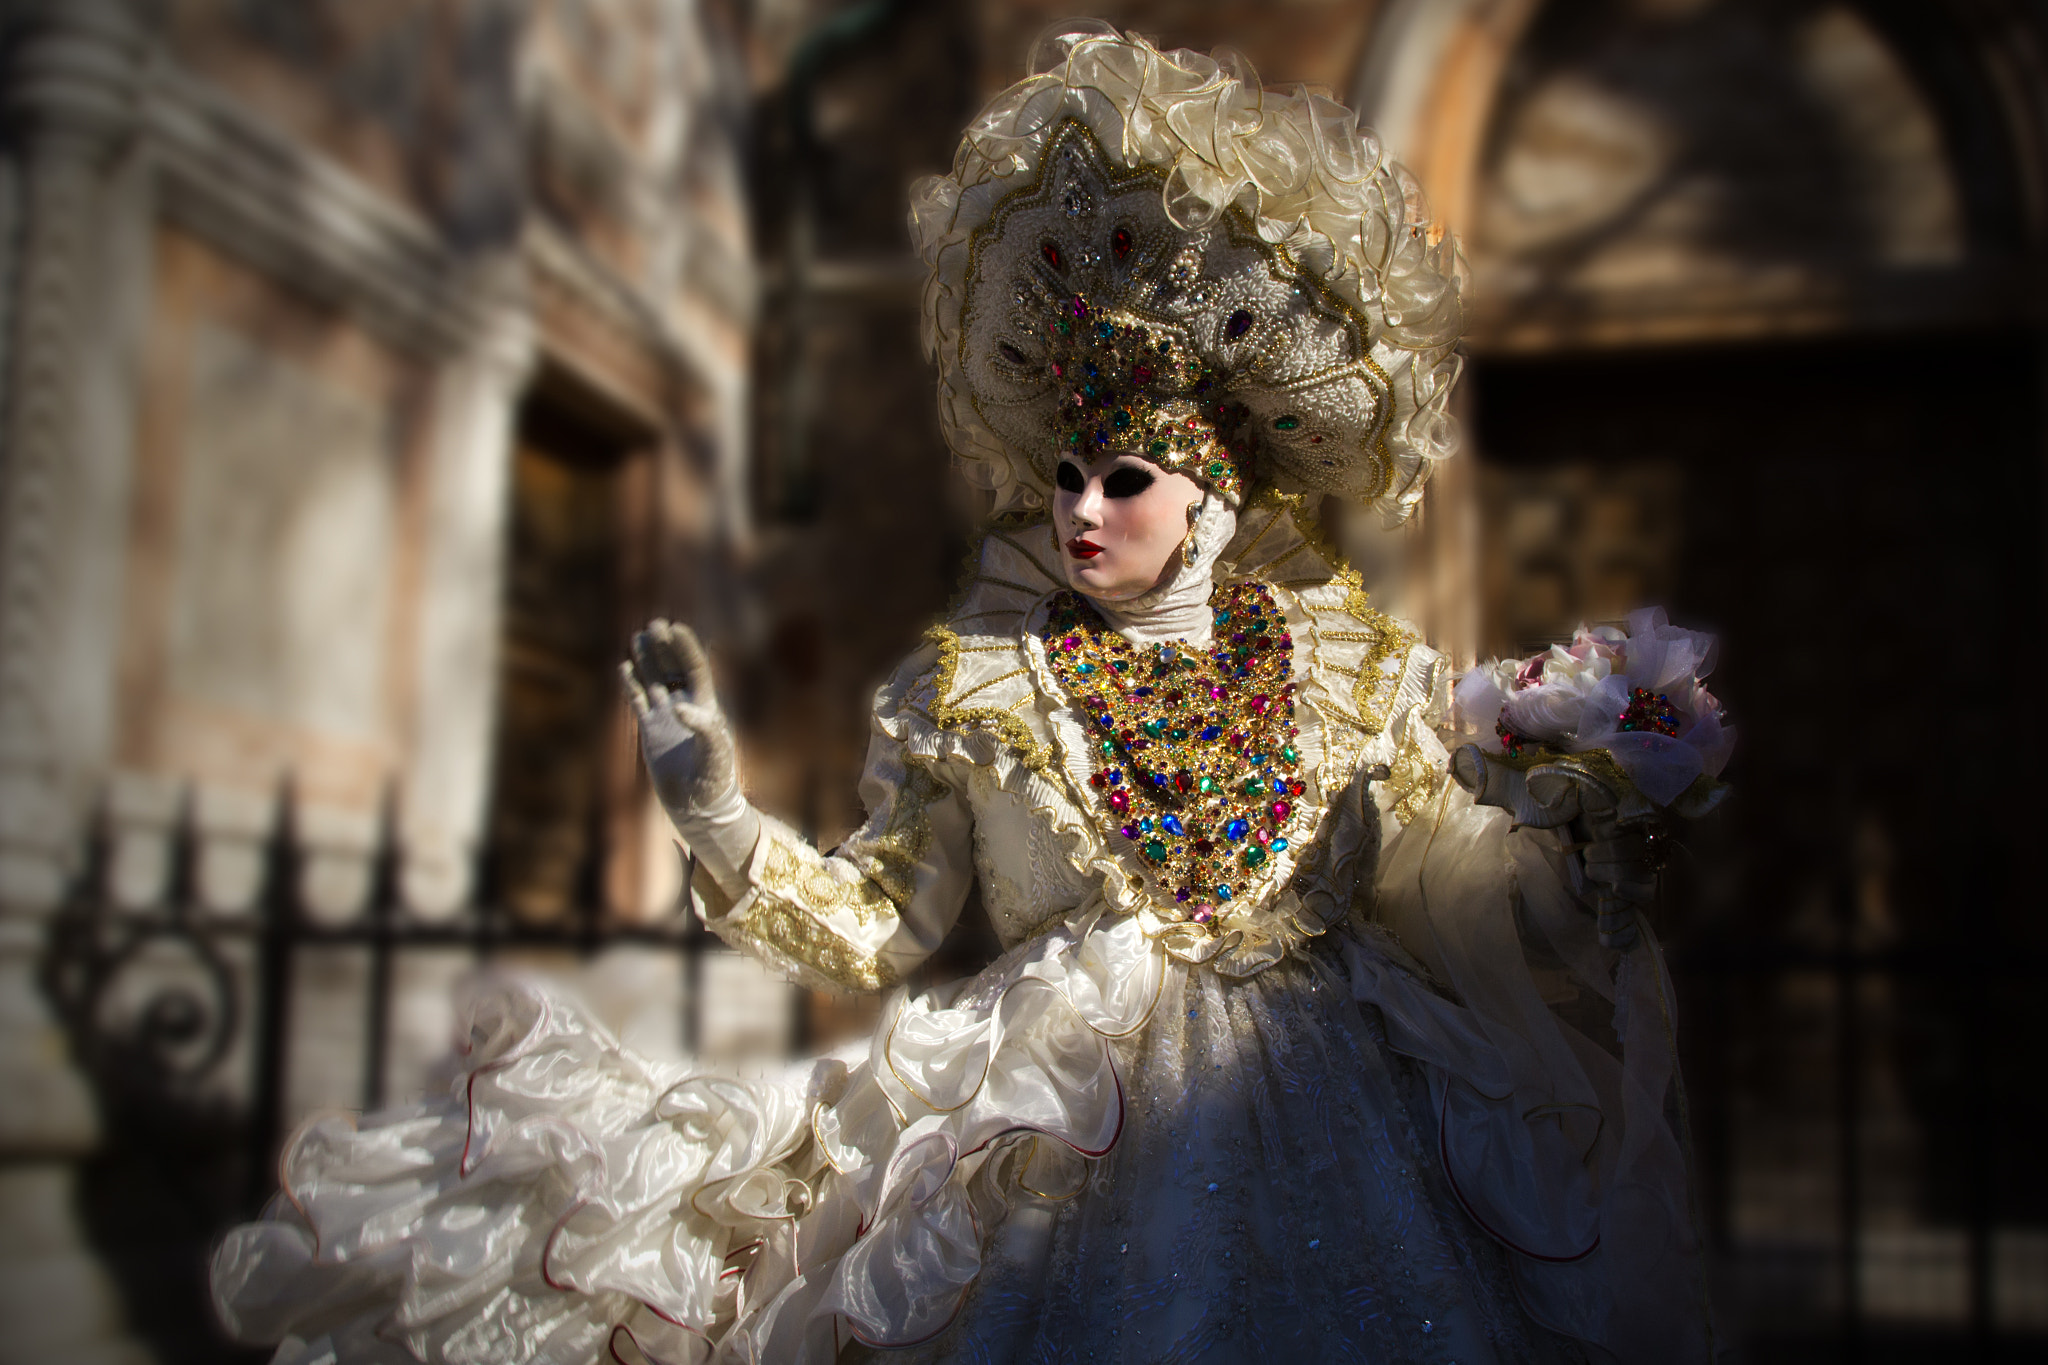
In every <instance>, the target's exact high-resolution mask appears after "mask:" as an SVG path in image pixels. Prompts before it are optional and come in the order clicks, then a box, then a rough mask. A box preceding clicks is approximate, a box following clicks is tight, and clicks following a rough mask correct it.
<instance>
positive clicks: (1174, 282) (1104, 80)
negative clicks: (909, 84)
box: [911, 22, 1462, 520]
mask: <svg viewBox="0 0 2048 1365" xmlns="http://www.w3.org/2000/svg"><path fill="white" fill-rule="evenodd" d="M1033 70H1034V71H1035V72H1037V73H1038V74H1035V75H1033V76H1031V77H1029V78H1028V79H1026V80H1024V81H1023V82H1021V83H1019V84H1018V85H1015V86H1012V87H1011V88H1010V89H1009V90H1007V91H1005V92H1004V93H1003V94H1002V95H1000V96H998V97H997V98H996V100H995V102H994V103H992V104H991V105H990V106H989V107H988V108H987V109H986V110H984V111H983V113H982V114H981V116H980V117H978V118H977V119H976V120H975V121H974V123H973V124H972V125H971V126H970V127H969V128H968V130H967V134H966V137H965V138H964V139H963V141H962V143H961V146H960V151H959V154H958V156H957V157H956V158H955V160H954V166H953V171H952V173H951V174H950V175H946V176H933V177H929V178H927V179H926V180H924V181H922V182H920V183H919V185H918V186H917V187H916V189H915V190H914V191H913V197H912V207H911V227H912V232H913V234H914V235H915V236H916V238H917V241H918V248H919V251H920V254H921V255H922V256H923V258H924V260H925V262H926V264H927V265H928V266H929V267H930V270H931V276H930V279H929V280H928V282H927V285H926V289H925V307H924V314H925V344H926V348H927V350H928V351H929V352H930V354H931V355H932V356H933V358H934V359H935V360H936V361H937V362H938V365H939V409H940V420H941V423H942V425H943V426H944V428H945V431H946V436H947V439H948V442H949V443H950V444H951V445H952V447H953V450H954V452H955V454H956V455H957V456H958V457H959V458H960V461H961V463H962V466H963V468H964V469H965V470H966V472H967V473H968V475H969V476H970V478H972V479H974V480H975V481H976V482H977V483H980V484H982V485H984V486H986V487H989V488H991V489H994V490H995V491H996V493H997V495H998V504H997V509H998V510H1009V509H1012V508H1021V507H1029V506H1034V505H1042V504H1043V503H1044V502H1045V501H1046V500H1047V498H1048V496H1049V490H1050V488H1051V485H1052V481H1053V471H1054V467H1055V466H1056V465H1057V463H1058V461H1059V458H1060V456H1061V454H1063V453H1064V452H1067V451H1071V450H1082V451H1087V450H1090V449H1091V448H1092V449H1093V450H1097V451H1100V450H1127V451H1130V452H1131V453H1134V454H1140V455H1145V456H1147V457H1148V458H1152V459H1155V460H1157V461H1158V462H1159V463H1161V464H1162V465H1165V466H1166V467H1168V468H1172V469H1177V470H1180V471H1182V472H1185V473H1188V474H1190V475H1191V476H1193V477H1195V478H1196V479H1197V480H1198V481H1200V482H1203V483H1205V484H1207V485H1208V486H1210V487H1212V488H1214V489H1216V490H1217V491H1218V492H1219V493H1221V494H1222V495H1223V496H1224V497H1225V498H1226V500H1228V501H1230V502H1232V503H1237V502H1240V501H1242V499H1243V497H1244V495H1245V493H1246V492H1247V491H1248V489H1249V488H1250V487H1252V486H1254V485H1258V484H1271V485H1274V486H1277V487H1281V488H1284V489H1289V490H1296V489H1313V490H1317V491H1322V492H1329V493H1336V494H1341V495H1344V496H1347V497H1350V498H1353V499H1357V500H1360V501H1369V502H1374V503H1376V504H1377V505H1379V506H1380V507H1381V508H1382V509H1383V510H1384V511H1385V512H1386V513H1387V515H1388V517H1389V519H1390V520H1399V519H1400V518H1401V517H1403V516H1405V515H1406V514H1407V512H1408V511H1409V510H1410V509H1412V507H1413V506H1414V504H1415V503H1416V501H1418V500H1419V499H1420V497H1421V493H1422V486H1423V482H1424V480H1425V479H1426V478H1427V477H1428V473H1429V468H1430V466H1431V464H1432V463H1433V462H1434V461H1436V460H1439V459H1442V458H1444V457H1446V456H1448V455H1449V454H1450V453H1451V451H1452V449H1453V447H1454V445H1455V441H1456V436H1455V429H1454V427H1453V424H1452V422H1451V420H1450V418H1449V416H1448V414H1447V413H1446V410H1445V409H1446V406H1447V403H1448V399H1449V395H1450V389H1451V384H1452V382H1453V381H1454V380H1455V378H1456V375H1457V371H1458V360H1457V357H1456V356H1455V354H1453V352H1452V346H1453V345H1454V344H1455V342H1456V340H1457V337H1458V333H1459V329H1460V327H1461V325H1462V317H1461V310H1460V306H1459V300H1458V278H1457V258H1456V248H1455V245H1454V244H1453V243H1452V242H1451V241H1450V239H1449V238H1447V237H1443V238H1433V237H1432V235H1431V233H1430V232H1429V230H1428V224H1427V220H1426V216H1425V215H1424V212H1423V210H1422V208H1421V199H1420V195H1419V193H1418V192H1417V191H1416V189H1415V186H1414V183H1413V181H1412V180H1411V179H1409V178H1408V176H1407V173H1406V172H1405V171H1403V170H1402V169H1401V168H1400V167H1398V166H1396V165H1394V164H1393V163H1392V162H1389V161H1387V160H1386V159H1385V158H1384V157H1383V156H1382V155H1381V153H1380V148H1379V145H1378V143H1377V142H1376V141H1375V140H1374V139H1373V138H1372V136H1371V135H1370V134H1369V133H1364V132H1361V131H1360V130H1359V129H1358V127H1357V122H1356V119H1355V117H1354V116H1353V115H1352V114H1351V113H1350V111H1348V110H1346V109H1344V108H1342V107H1341V106H1339V105H1336V104H1334V103H1332V102H1330V101H1328V100H1325V99H1322V98H1320V97H1318V96H1314V95H1310V94H1307V93H1306V92H1293V93H1289V92H1283V91H1269V90H1264V89H1262V88H1260V86H1259V85H1258V84H1257V82H1256V80H1255V79H1254V78H1252V77H1251V75H1250V73H1249V72H1248V71H1244V70H1243V69H1242V68H1241V67H1237V68H1234V69H1227V68H1226V67H1225V66H1223V65H1221V64H1219V63H1218V61H1216V60H1214V59H1212V58H1209V57H1205V56H1202V55H1200V54H1197V53H1192V52H1171V53H1162V52H1160V51H1158V50H1157V49H1156V48H1154V47H1152V46H1151V45H1150V44H1149V43H1147V42H1145V41H1144V40H1143V39H1140V38H1134V37H1125V36H1123V35H1120V34H1118V33H1117V32H1116V30H1115V29H1113V28H1111V27H1109V26H1108V25H1105V24H1098V23H1093V22H1084V23H1081V24H1077V25H1073V26H1069V27H1067V28H1065V29H1063V30H1060V31H1056V32H1054V33H1052V34H1050V35H1048V36H1047V37H1046V38H1045V39H1042V40H1041V43H1040V48H1039V51H1038V52H1037V53H1036V54H1034V61H1033ZM1162 343H1163V344H1164V345H1165V349H1164V350H1162V349H1161V345H1162ZM1148 348H1149V349H1148ZM1160 361H1165V362H1166V363H1165V364H1161V363H1159V362H1160ZM1090 365H1092V366H1093V367H1094V369H1095V372H1094V373H1092V374H1091V373H1089V372H1088V367H1089V366H1090ZM1091 386H1092V388H1091ZM1162 443H1163V446H1162Z"/></svg>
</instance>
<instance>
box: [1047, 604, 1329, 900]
mask: <svg viewBox="0 0 2048 1365" xmlns="http://www.w3.org/2000/svg"><path fill="white" fill-rule="evenodd" d="M1211 605H1212V606H1213V607H1214V609H1215V613H1216V614H1215V618H1214V625H1215V631H1216V634H1215V637H1214V639H1213V641H1212V643H1211V644H1210V646H1209V647H1208V648H1207V649H1194V648H1190V647H1189V646H1188V645H1187V643H1186V642H1184V641H1173V642H1170V643H1162V644H1152V645H1145V646H1140V645H1134V644H1132V643H1131V642H1129V641H1128V640H1126V639H1124V638H1123V637H1122V636H1121V635H1118V634H1117V633H1116V632H1115V631H1113V630H1111V629H1110V628H1109V627H1108V625H1107V624H1106V623H1105V622H1104V621H1103V620H1102V618H1101V617H1100V616H1099V615H1098V614H1097V613H1096V611H1095V609H1094V608H1093V607H1092V606H1090V605H1089V604H1088V603H1087V601H1086V600H1085V599H1083V598H1081V597H1079V596H1077V595H1075V594H1073V593H1061V594H1059V595H1058V596H1057V597H1056V598H1055V599H1054V600H1053V602H1052V605H1051V607H1050V609H1049V611H1048V615H1047V620H1046V624H1045V626H1044V629H1043V632H1042V635H1041V638H1042V639H1043V641H1044V643H1045V647H1046V661H1047V663H1048V664H1049V665H1050V666H1051V667H1052V670H1053V673H1054V675H1055V677H1056V678H1057V679H1058V680H1059V682H1060V684H1061V686H1062V687H1063V688H1065V689H1066V690H1067V691H1068V692H1069V693H1070V694H1071V695H1072V696H1073V698H1074V705H1075V709H1076V710H1077V711H1078V712H1079V714H1080V716H1081V717H1082V718H1083V722H1084V724H1085V725H1086V727H1087V729H1088V731H1089V737H1090V739H1091V741H1093V743H1092V746H1091V748H1092V752H1094V753H1095V755H1096V771H1095V772H1094V773H1093V774H1092V775H1091V776H1090V778H1089V783H1088V785H1089V787H1090V789H1091V798H1092V799H1093V800H1094V801H1096V802H1097V803H1098V804H1099V806H1100V807H1101V808H1102V809H1103V810H1105V811H1106V812H1108V814H1109V815H1110V816H1111V825H1112V827H1113V828H1115V829H1116V830H1117V832H1118V833H1119V834H1120V835H1121V836H1122V837H1123V838H1124V839H1125V840H1126V841H1127V842H1128V843H1129V844H1130V845H1131V846H1132V851H1133V852H1134V853H1136V854H1137V856H1138V858H1139V860H1140V865H1141V867H1142V868H1143V870H1144V874H1145V880H1146V883H1147V886H1148V888H1149V889H1150V890H1151V892H1152V894H1153V896H1154V898H1155V900H1156V901H1157V902H1159V903H1160V904H1162V905H1164V906H1169V907H1172V908H1173V910H1174V913H1175V914H1176V916H1185V917H1186V918H1188V919H1190V920H1193V921H1194V922H1196V923H1198V924H1207V923H1210V922H1211V921H1213V920H1214V919H1216V918H1218V917H1219V916H1220V914H1221V911H1219V910H1218V908H1217V907H1218V906H1220V905H1222V904H1224V903H1226V902H1229V901H1232V900H1234V899H1241V898H1243V897H1244V896H1245V895H1247V894H1248V892H1249V891H1250V890H1251V889H1252V888H1251V887H1250V886H1249V885H1248V884H1247V883H1246V882H1244V881H1241V880H1240V881H1238V882H1236V883H1235V884H1230V883H1226V882H1225V881H1224V880H1223V878H1225V877H1240V878H1242V877H1245V876H1249V875H1254V874H1261V875H1271V874H1272V873H1273V872H1275V871H1278V870H1279V869H1276V868H1274V867H1273V855H1275V854H1279V853H1284V852H1286V851H1287V849H1288V847H1289V844H1288V840H1287V838H1286V837H1285V836H1284V834H1283V833H1282V831H1283V830H1284V829H1286V828H1289V827H1290V822H1292V821H1295V820H1297V819H1298V818H1300V816H1299V813H1298V812H1297V810H1296V806H1295V803H1294V802H1293V801H1291V800H1289V799H1288V798H1290V797H1299V796H1301V795H1302V794H1303V793H1304V792H1305V790H1306V787H1305V784H1304V783H1303V782H1302V781H1301V780H1300V779H1299V778H1297V777H1296V776H1295V775H1294V774H1293V773H1292V772H1290V771H1288V770H1289V769H1293V768H1295V767H1296V766H1298V765H1299V764H1300V762H1301V752H1300V750H1299V749H1298V748H1297V747H1296V744H1295V740H1296V738H1297V736H1298V734H1299V731H1298V730H1297V729H1296V728H1295V726H1294V723H1293V720H1294V706H1295V701H1294V692H1295V686H1294V683H1293V681H1292V676H1293V669H1294V661H1293V657H1292V654H1293V644H1294V640H1293V636H1292V635H1291V634H1290V633H1289V632H1288V629H1287V622H1286V618H1285V617H1283V616H1282V615H1281V614H1280V610H1279V607H1278V606H1277V605H1276V604H1275V602H1274V600H1273V597H1272V593H1271V592H1270V590H1268V589H1267V588H1266V587H1265V586H1264V585H1263V584H1261V583H1258V582H1257V581H1255V580H1251V579H1245V580H1240V581H1239V582H1237V583H1234V584H1231V585H1228V586H1227V587H1222V588H1218V589H1217V591H1216V595H1215V597H1214V598H1212V599H1211Z"/></svg>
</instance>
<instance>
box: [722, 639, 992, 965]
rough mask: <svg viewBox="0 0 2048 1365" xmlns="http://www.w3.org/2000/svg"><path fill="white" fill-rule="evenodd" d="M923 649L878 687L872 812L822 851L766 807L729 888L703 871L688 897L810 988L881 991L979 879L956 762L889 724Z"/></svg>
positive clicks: (918, 673) (726, 934) (919, 673)
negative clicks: (740, 878)
mask: <svg viewBox="0 0 2048 1365" xmlns="http://www.w3.org/2000/svg"><path fill="white" fill-rule="evenodd" d="M934 658H935V654H934V651H933V650H932V649H931V648H930V647H927V648H925V649H923V650H920V651H919V652H918V653H917V654H915V655H913V656H912V657H911V658H910V659H909V660H908V661H907V662H906V663H905V664H904V665H903V667H902V668H901V669H899V670H898V671H897V676H896V677H895V678H894V679H892V680H891V681H890V682H889V683H888V684H887V685H885V686H884V687H883V688H882V690H881V692H880V693H879V694H878V695H877V697H876V721H875V733H874V737H873V738H872V739H871V740H870V741H869V744H868V758H867V767H866V770H865V772H864V773H863V775H862V777H861V784H860V794H861V800H862V803H863V804H864V805H865V807H866V809H867V813H868V818H867V821H866V823H865V824H863V825H862V826H861V828H860V829H859V830H858V831H857V832H856V833H854V835H853V836H852V837H851V838H849V839H847V841H846V842H845V843H843V844H841V845H840V846H839V848H838V849H837V850H835V851H834V852H832V853H831V854H829V855H828V854H822V853H820V852H818V850H817V849H815V848H813V847H812V846H811V844H810V843H809V842H808V841H807V840H806V839H804V837H803V836H802V835H800V834H798V833H797V832H796V831H795V830H793V829H791V828H790V827H789V826H788V825H785V824H783V823H782V822H781V821H779V820H776V819H773V818H771V817H767V816H764V817H762V821H761V839H760V842H759V843H758V844H756V845H755V848H754V853H753V856H752V857H751V858H750V859H749V860H748V863H747V866H746V868H745V878H746V884H745V886H744V887H743V888H741V889H740V890H739V893H738V894H737V895H732V894H729V893H728V892H727V891H726V890H725V889H723V888H721V887H720V886H719V885H718V883H717V882H716V881H715V880H714V879H713V878H711V877H710V876H709V875H708V874H706V873H704V872H703V871H702V870H701V869H700V870H699V872H698V875H697V877H696V878H695V879H694V882H693V885H692V888H691V890H692V899H693V901H694V903H695V905H696V908H697V912H698V914H700V915H701V916H702V917H703V919H704V923H705V924H706V925H707V926H708V927H709V928H710V929H711V931H712V932H713V933H715V934H717V935H718V936H719V937H720V938H722V939H724V940H725V941H726V942H728V943H730V944H732V945H733V946H734V947H735V948H738V949H740V950H741V951H742V952H746V953H749V954H751V955H752V956H754V957H757V958H759V959H760V960H762V961H763V962H766V963H767V964H769V965H770V966H772V967H774V968H776V969H777V970H779V971H781V972H783V973H784V974H785V975H787V976H788V977H790V978H791V979H792V980H795V981H798V982H800V983H802V984H803V985H806V986H810V987H812V988H814V989H820V990H832V991H879V990H886V989H888V988H889V987H890V986H893V985H895V984H896V983H897V982H898V981H900V980H901V979H902V978H903V976H904V974H905V973H907V972H909V971H910V970H912V969H913V968H915V967H916V966H917V965H918V964H919V963H920V962H922V961H924V959H925V958H927V957H929V956H930V955H931V954H932V952H933V951H934V950H935V949H937V948H938V946H939V944H940V943H941V942H942V941H943V940H944V939H945V937H946V933H947V931H948V930H950V929H951V928H952V927H953V924H954V921H956V920H957V919H958V918H959V916H960V907H961V905H962V904H963V903H964V902H965V900H966V898H967V889H968V887H969V886H970V885H971V884H972V883H973V880H974V864H973V844H972V834H973V817H972V815H971V813H970V811H969V809H968V806H967V801H966V798H965V795H964V794H963V792H962V790H961V787H962V784H961V783H960V781H959V777H958V774H957V773H953V772H951V771H950V769H951V768H952V767H953V766H954V765H951V764H948V763H947V762H946V761H944V760H943V759H934V758H932V757H930V756H927V755H923V754H918V753H913V752H912V751H911V749H910V747H909V746H908V745H906V744H905V743H904V741H903V740H902V739H901V738H899V737H898V736H897V735H896V734H894V733H891V728H892V725H893V722H894V720H895V717H896V716H897V714H898V713H899V712H900V711H901V709H902V708H903V706H904V705H905V702H906V697H908V696H909V695H911V694H913V693H914V692H915V690H916V688H917V686H918V683H919V679H920V678H921V677H923V676H924V675H925V674H927V673H928V672H929V671H930V670H931V668H932V665H933V661H934Z"/></svg>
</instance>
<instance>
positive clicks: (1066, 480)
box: [1052, 460, 1088, 493]
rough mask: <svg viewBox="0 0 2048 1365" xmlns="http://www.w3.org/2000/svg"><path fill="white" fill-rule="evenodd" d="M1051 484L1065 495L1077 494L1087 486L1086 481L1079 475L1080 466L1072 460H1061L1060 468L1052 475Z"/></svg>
mask: <svg viewBox="0 0 2048 1365" xmlns="http://www.w3.org/2000/svg"><path fill="white" fill-rule="evenodd" d="M1052 478H1053V482H1054V483H1056V484H1058V485H1059V486H1060V491H1062V492H1065V493H1078V492H1080V491H1081V490H1082V489H1083V488H1085V487H1087V486H1088V480H1087V479H1085V478H1083V477H1082V475H1081V469H1080V466H1078V465H1076V464H1075V463H1074V462H1073V461H1072V460H1061V461H1060V467H1059V468H1058V469H1055V470H1054V471H1053V474H1052Z"/></svg>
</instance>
